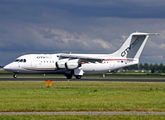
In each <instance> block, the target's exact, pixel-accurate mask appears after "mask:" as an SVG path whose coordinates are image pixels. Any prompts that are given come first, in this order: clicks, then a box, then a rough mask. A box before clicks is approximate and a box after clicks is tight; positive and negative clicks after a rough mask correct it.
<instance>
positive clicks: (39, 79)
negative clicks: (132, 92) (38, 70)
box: [0, 78, 165, 82]
mask: <svg viewBox="0 0 165 120" xmlns="http://www.w3.org/2000/svg"><path fill="white" fill-rule="evenodd" d="M46 80H52V81H68V80H69V81H100V82H101V81H102V82H165V79H85V78H83V79H66V78H0V81H46Z"/></svg>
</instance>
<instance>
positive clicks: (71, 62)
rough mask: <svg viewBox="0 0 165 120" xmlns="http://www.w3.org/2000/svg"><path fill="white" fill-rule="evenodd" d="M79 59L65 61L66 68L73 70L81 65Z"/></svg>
mask: <svg viewBox="0 0 165 120" xmlns="http://www.w3.org/2000/svg"><path fill="white" fill-rule="evenodd" d="M78 60H79V59H73V60H69V61H67V62H66V63H65V68H66V69H69V70H73V69H76V68H78V67H80V66H81V65H80V64H79V63H78Z"/></svg>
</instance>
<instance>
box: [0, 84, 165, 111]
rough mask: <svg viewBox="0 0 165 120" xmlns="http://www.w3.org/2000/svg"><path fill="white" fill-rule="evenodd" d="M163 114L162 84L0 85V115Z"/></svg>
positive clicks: (163, 89)
mask: <svg viewBox="0 0 165 120" xmlns="http://www.w3.org/2000/svg"><path fill="white" fill-rule="evenodd" d="M23 111H25V112H31V111H165V83H139V82H67V81H65V82H53V86H51V87H49V88H48V87H46V86H45V82H43V81H38V82H35V81H0V112H23Z"/></svg>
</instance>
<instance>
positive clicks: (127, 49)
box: [113, 32, 159, 59]
mask: <svg viewBox="0 0 165 120" xmlns="http://www.w3.org/2000/svg"><path fill="white" fill-rule="evenodd" d="M150 35H159V33H140V32H135V33H132V34H131V35H130V36H129V37H128V39H127V40H126V41H125V43H124V44H123V45H122V46H121V48H120V49H119V50H118V51H116V52H115V53H113V56H115V57H123V58H137V59H139V57H140V55H141V53H142V51H143V48H144V46H145V44H146V42H147V40H148V37H149V36H150Z"/></svg>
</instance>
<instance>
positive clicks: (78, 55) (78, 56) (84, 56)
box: [59, 54, 105, 60]
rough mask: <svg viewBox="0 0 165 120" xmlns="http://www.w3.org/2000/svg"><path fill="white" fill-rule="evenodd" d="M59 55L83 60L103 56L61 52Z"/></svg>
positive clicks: (96, 58)
mask: <svg viewBox="0 0 165 120" xmlns="http://www.w3.org/2000/svg"><path fill="white" fill-rule="evenodd" d="M59 57H62V58H72V59H84V60H103V59H105V57H103V56H98V55H90V54H89V55H88V54H61V55H59Z"/></svg>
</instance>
